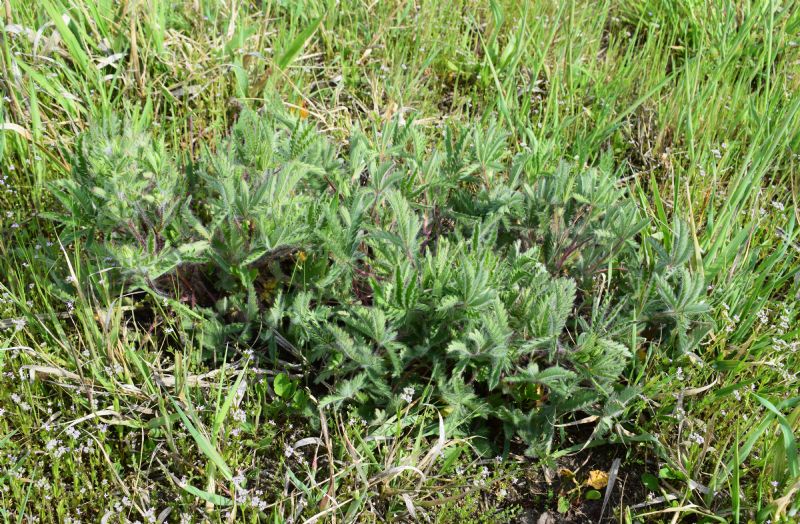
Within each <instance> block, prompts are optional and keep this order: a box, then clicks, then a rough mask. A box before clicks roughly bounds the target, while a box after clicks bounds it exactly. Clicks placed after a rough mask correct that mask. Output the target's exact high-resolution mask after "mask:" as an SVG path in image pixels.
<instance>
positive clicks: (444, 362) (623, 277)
mask: <svg viewBox="0 0 800 524" xmlns="http://www.w3.org/2000/svg"><path fill="white" fill-rule="evenodd" d="M140 128H141V125H139V126H132V127H128V128H125V129H123V128H122V127H120V125H119V124H118V123H114V122H112V123H109V124H99V125H98V126H97V127H96V128H95V129H94V130H93V131H90V134H89V135H88V136H87V137H86V138H85V139H84V140H83V142H82V143H81V147H80V148H79V150H78V155H77V158H76V160H75V166H74V172H75V173H76V177H75V181H73V182H69V181H64V182H60V183H58V184H57V185H56V187H55V188H54V191H55V193H56V195H57V197H58V198H59V200H60V201H61V202H62V204H63V207H64V209H65V211H66V212H65V213H61V214H59V215H52V217H53V218H54V219H55V220H57V221H58V222H60V224H61V226H62V227H63V229H64V230H65V231H68V232H69V237H68V238H70V239H75V238H78V237H82V238H84V239H85V242H86V246H87V249H86V256H87V257H88V258H90V259H93V260H96V261H108V263H109V264H110V266H111V267H112V268H114V270H113V271H112V272H111V273H110V274H111V275H112V276H113V275H116V276H117V278H116V280H115V284H116V286H117V287H118V288H119V291H123V290H133V289H138V290H150V291H155V292H157V293H160V294H164V293H165V292H166V290H168V289H176V290H178V292H179V296H180V297H181V299H182V300H183V301H184V302H186V303H187V304H188V305H189V306H191V307H193V308H195V312H196V313H198V312H199V313H200V314H201V315H203V316H204V317H205V319H206V320H205V322H206V323H207V324H208V325H209V326H216V328H215V329H212V330H209V329H208V327H206V328H205V330H206V331H214V332H215V333H217V336H216V337H211V338H208V339H206V343H207V344H208V345H209V349H211V350H214V349H215V348H218V347H222V346H221V345H222V344H223V342H224V341H225V339H226V338H227V339H230V338H235V339H238V340H239V341H241V342H243V343H247V344H249V345H252V346H255V347H257V348H264V351H263V352H260V353H261V354H262V355H263V358H265V359H270V358H271V359H274V361H275V362H277V359H285V358H289V359H291V360H294V361H296V362H297V363H299V364H302V365H303V366H305V371H306V380H307V382H308V383H309V384H310V385H313V384H320V385H323V386H324V388H325V391H326V392H327V394H325V396H324V398H322V400H321V402H320V403H321V404H322V405H329V404H334V405H340V404H344V403H354V404H355V405H356V406H358V408H359V409H360V410H361V411H362V412H363V413H364V414H365V415H367V416H369V417H372V418H377V419H381V418H385V417H386V416H387V412H389V413H390V412H392V411H393V410H396V409H399V408H400V407H401V406H402V405H403V404H404V403H406V402H408V399H409V398H410V397H412V396H413V395H415V394H421V393H422V392H423V391H425V394H426V397H428V398H430V399H431V401H432V402H434V403H435V404H437V405H438V407H440V408H441V410H442V412H443V413H444V414H445V415H446V420H445V422H446V424H447V426H448V428H449V429H452V428H459V429H461V430H464V431H469V432H471V433H473V434H475V433H477V434H485V435H487V436H489V435H491V434H492V431H493V429H492V428H493V427H494V428H502V429H503V431H504V434H505V435H506V438H507V439H512V438H514V437H515V436H519V437H521V438H522V439H523V440H524V442H525V443H526V444H527V445H528V447H529V451H530V453H532V454H536V455H546V454H547V453H548V452H549V451H550V450H551V448H552V446H553V444H554V439H555V432H554V426H555V424H556V423H558V422H559V421H563V420H564V419H568V418H571V417H576V416H579V415H580V416H586V415H587V414H588V415H596V416H597V419H598V420H600V422H599V423H598V426H597V429H596V431H595V435H600V434H602V433H603V432H604V431H607V430H608V429H609V428H610V427H612V426H613V424H614V423H616V422H617V421H618V420H619V419H621V418H624V413H625V409H624V408H625V406H626V405H627V404H629V403H630V402H631V401H632V400H633V399H635V398H636V396H637V394H638V389H637V387H636V384H633V383H629V382H628V381H627V380H626V379H625V377H624V372H625V370H626V369H627V368H628V367H629V366H630V365H631V360H632V358H633V357H632V355H633V354H634V353H635V351H636V350H637V349H638V347H639V346H640V345H641V344H644V343H653V344H660V346H659V347H661V348H662V350H663V351H687V350H690V349H691V348H692V347H693V344H696V343H697V341H698V340H699V337H698V336H697V333H700V334H701V335H702V333H704V331H702V330H698V328H697V326H698V324H701V323H702V321H703V320H704V313H705V311H706V307H705V305H704V303H703V295H704V291H703V289H704V288H703V280H702V277H701V276H700V275H699V274H695V273H692V272H691V271H690V270H689V269H688V264H689V260H690V258H691V257H689V256H688V255H686V249H682V248H681V246H684V248H685V246H686V245H688V244H687V242H688V241H687V240H686V234H687V233H686V228H682V227H681V226H678V227H677V228H676V238H679V239H680V240H675V241H674V242H673V244H674V245H673V246H672V248H671V249H666V248H665V247H662V246H661V245H660V243H659V242H658V241H656V240H655V239H654V238H653V237H652V235H651V233H650V229H649V223H648V221H647V220H646V219H645V218H644V215H643V214H642V213H640V212H639V209H638V208H637V206H636V204H635V202H634V200H633V199H632V198H631V196H630V195H629V194H628V192H627V190H626V189H625V187H624V186H622V185H621V184H620V183H619V181H618V179H617V177H616V176H615V172H614V170H613V169H612V166H611V165H610V162H609V161H608V159H605V158H604V159H603V160H602V161H601V162H600V164H599V165H598V166H596V167H593V168H582V169H579V168H576V167H575V166H571V165H569V164H566V163H564V164H562V165H561V166H560V167H559V168H558V169H557V170H556V171H555V172H553V173H541V172H538V171H536V170H535V169H534V168H533V162H530V160H531V155H530V154H528V153H524V152H523V153H518V154H516V155H513V154H511V152H510V150H509V146H508V143H507V141H508V136H507V134H506V133H504V132H503V131H502V130H501V128H500V126H499V125H496V124H493V125H491V126H490V127H489V128H488V129H486V130H483V129H480V128H476V129H474V130H469V131H468V130H465V129H448V130H447V132H446V133H445V135H444V146H445V147H444V148H443V150H441V149H439V147H438V144H436V143H432V142H431V141H430V138H429V137H427V136H426V135H425V134H424V133H423V132H422V131H421V128H420V127H419V126H416V125H415V124H414V123H413V122H409V123H400V122H398V121H396V120H395V121H392V122H390V123H389V124H387V125H386V127H385V128H383V129H381V130H372V131H373V132H372V136H371V137H370V133H368V132H362V131H356V132H355V133H354V134H353V136H352V137H351V139H350V147H349V150H346V151H344V152H341V153H340V152H339V151H337V148H336V147H334V146H333V145H332V144H331V143H329V142H327V141H326V140H325V139H324V138H322V137H320V136H319V135H318V133H317V132H316V130H315V129H314V128H313V126H311V125H309V124H308V123H306V122H305V121H303V120H302V119H296V118H292V117H289V116H287V115H286V114H284V113H282V112H281V111H279V110H275V109H270V110H267V111H265V114H264V115H259V114H256V113H254V112H244V113H243V114H242V115H241V116H240V118H239V120H238V122H237V123H236V125H235V126H234V127H233V130H232V132H231V135H230V138H229V139H228V140H227V141H225V142H223V143H221V144H219V145H217V147H216V148H215V149H214V151H211V150H208V151H207V152H206V154H204V155H203V157H202V158H201V159H200V160H199V161H198V162H197V163H196V164H194V165H192V166H191V169H190V170H189V171H190V172H189V173H188V175H191V176H182V175H180V174H179V170H178V169H177V168H176V167H175V163H174V162H172V161H170V158H169V156H168V155H167V154H166V153H165V151H164V148H163V146H161V145H160V144H159V143H158V142H154V141H153V140H151V139H150V138H149V137H147V135H146V134H144V133H142V132H141V131H140V130H139V129H140ZM645 240H647V241H645ZM180 311H184V309H182V308H178V312H180Z"/></svg>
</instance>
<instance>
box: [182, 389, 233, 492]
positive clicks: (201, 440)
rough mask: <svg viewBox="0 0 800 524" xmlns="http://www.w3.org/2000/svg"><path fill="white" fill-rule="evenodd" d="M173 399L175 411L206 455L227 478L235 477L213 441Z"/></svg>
mask: <svg viewBox="0 0 800 524" xmlns="http://www.w3.org/2000/svg"><path fill="white" fill-rule="evenodd" d="M170 400H172V404H173V405H174V406H175V411H177V412H178V415H179V416H180V417H181V421H182V422H183V425H184V426H186V429H187V431H189V434H190V435H191V436H192V438H193V439H194V441H195V442H196V443H197V447H198V448H199V449H200V451H201V452H202V453H203V455H205V456H206V458H208V459H209V460H210V461H211V462H212V463H213V464H214V465H215V466H216V467H217V469H218V470H219V471H220V473H222V476H223V477H225V480H231V479H232V478H233V474H232V473H231V468H229V467H228V464H226V463H225V459H223V458H222V455H220V454H219V451H217V449H216V448H215V447H214V446H213V445H212V444H211V441H210V440H208V438H207V437H206V436H205V435H203V434H202V433H200V431H198V429H197V428H196V427H195V425H194V424H192V422H191V421H190V420H189V417H188V416H187V415H186V413H185V412H184V411H183V409H181V406H180V404H178V401H177V400H175V399H174V398H172V397H170Z"/></svg>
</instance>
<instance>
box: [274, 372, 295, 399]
mask: <svg viewBox="0 0 800 524" xmlns="http://www.w3.org/2000/svg"><path fill="white" fill-rule="evenodd" d="M294 387H295V385H294V382H292V379H290V378H289V376H288V375H286V373H278V374H277V375H276V376H275V379H274V380H273V381H272V388H273V389H274V390H275V394H276V395H278V396H279V397H280V398H282V399H284V400H286V399H288V398H290V397H291V396H292V394H293V393H294Z"/></svg>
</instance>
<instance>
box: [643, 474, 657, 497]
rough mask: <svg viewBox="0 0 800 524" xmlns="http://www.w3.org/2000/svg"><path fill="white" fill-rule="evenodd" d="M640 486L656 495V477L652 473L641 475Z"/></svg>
mask: <svg viewBox="0 0 800 524" xmlns="http://www.w3.org/2000/svg"><path fill="white" fill-rule="evenodd" d="M642 484H644V486H645V487H646V488H647V489H649V490H650V491H652V492H655V493H658V490H659V485H658V477H656V476H655V475H653V474H652V473H642Z"/></svg>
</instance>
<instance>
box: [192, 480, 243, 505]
mask: <svg viewBox="0 0 800 524" xmlns="http://www.w3.org/2000/svg"><path fill="white" fill-rule="evenodd" d="M180 487H181V488H182V489H183V490H184V491H186V492H187V493H190V494H192V495H194V496H195V497H198V498H201V499H203V500H205V501H206V502H210V503H212V504H214V505H215V506H220V507H223V508H224V507H227V506H232V505H233V501H232V500H231V499H229V498H228V497H223V496H222V495H217V494H216V493H209V492H208V491H205V490H202V489H200V488H196V487H194V486H192V485H191V484H183V483H182V484H180Z"/></svg>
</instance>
